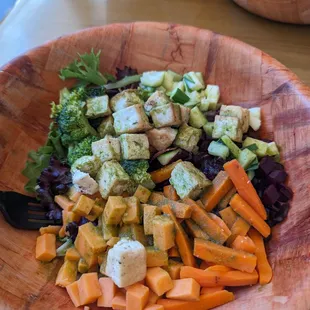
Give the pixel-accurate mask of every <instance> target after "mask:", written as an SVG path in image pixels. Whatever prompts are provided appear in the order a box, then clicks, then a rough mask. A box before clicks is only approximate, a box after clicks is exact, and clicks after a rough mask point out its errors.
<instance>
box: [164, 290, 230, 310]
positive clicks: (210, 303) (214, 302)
mask: <svg viewBox="0 0 310 310" xmlns="http://www.w3.org/2000/svg"><path fill="white" fill-rule="evenodd" d="M234 299H235V297H234V294H233V293H231V292H228V291H225V290H223V291H219V292H214V293H211V294H205V295H201V296H200V300H199V301H180V300H173V299H161V300H159V301H158V304H159V305H162V306H164V308H165V310H190V309H195V310H207V309H212V308H215V307H218V306H221V305H224V304H226V303H228V302H230V301H233V300H234Z"/></svg>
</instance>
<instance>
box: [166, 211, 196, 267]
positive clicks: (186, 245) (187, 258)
mask: <svg viewBox="0 0 310 310" xmlns="http://www.w3.org/2000/svg"><path fill="white" fill-rule="evenodd" d="M162 211H163V212H164V213H166V214H169V215H170V217H171V219H172V220H173V222H174V225H175V230H176V234H175V242H176V245H177V247H178V250H179V253H180V256H181V258H182V261H183V263H184V265H186V266H192V267H195V266H196V260H195V257H194V255H193V251H192V247H191V244H190V241H189V238H188V236H187V234H186V233H185V231H184V229H183V227H182V226H181V224H180V223H179V222H178V221H177V219H176V217H175V215H174V213H173V212H172V209H171V207H170V206H169V205H165V206H163V207H162Z"/></svg>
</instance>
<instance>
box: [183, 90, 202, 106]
mask: <svg viewBox="0 0 310 310" xmlns="http://www.w3.org/2000/svg"><path fill="white" fill-rule="evenodd" d="M186 94H187V96H188V97H189V101H188V102H186V104H185V106H189V105H191V106H196V105H198V104H200V102H201V94H200V93H199V92H198V91H197V90H194V91H192V92H187V93H186Z"/></svg>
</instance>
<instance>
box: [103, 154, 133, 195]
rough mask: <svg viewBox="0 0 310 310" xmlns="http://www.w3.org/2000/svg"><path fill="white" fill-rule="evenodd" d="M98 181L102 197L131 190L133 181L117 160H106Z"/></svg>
mask: <svg viewBox="0 0 310 310" xmlns="http://www.w3.org/2000/svg"><path fill="white" fill-rule="evenodd" d="M97 181H98V184H99V191H100V194H101V196H102V198H104V199H107V198H108V197H109V196H118V195H121V194H122V193H123V192H131V191H132V190H133V188H132V187H133V183H132V181H131V180H130V177H129V175H128V174H127V173H126V172H125V170H124V169H123V167H122V166H121V165H120V164H119V163H118V162H117V161H115V160H111V161H106V162H104V163H103V165H102V166H101V168H100V170H99V172H98V174H97Z"/></svg>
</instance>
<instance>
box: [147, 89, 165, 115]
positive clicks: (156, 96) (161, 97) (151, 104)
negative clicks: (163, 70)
mask: <svg viewBox="0 0 310 310" xmlns="http://www.w3.org/2000/svg"><path fill="white" fill-rule="evenodd" d="M167 103H169V98H168V96H167V95H166V94H165V93H164V92H163V91H160V90H157V91H156V92H155V93H153V94H152V95H151V96H150V97H149V99H148V100H147V101H146V102H145V104H144V110H145V112H146V113H150V112H151V111H152V109H153V108H156V107H158V106H161V105H164V104H167Z"/></svg>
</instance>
